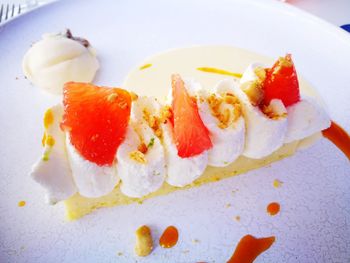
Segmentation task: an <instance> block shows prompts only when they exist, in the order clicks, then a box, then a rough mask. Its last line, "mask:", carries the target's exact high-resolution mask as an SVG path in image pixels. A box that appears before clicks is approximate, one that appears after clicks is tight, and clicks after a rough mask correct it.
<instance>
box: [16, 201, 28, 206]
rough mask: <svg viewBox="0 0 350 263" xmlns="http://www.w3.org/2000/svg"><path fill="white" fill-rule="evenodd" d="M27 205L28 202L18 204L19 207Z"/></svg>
mask: <svg viewBox="0 0 350 263" xmlns="http://www.w3.org/2000/svg"><path fill="white" fill-rule="evenodd" d="M25 205H26V201H23V200H22V201H19V202H18V207H23V206H25Z"/></svg>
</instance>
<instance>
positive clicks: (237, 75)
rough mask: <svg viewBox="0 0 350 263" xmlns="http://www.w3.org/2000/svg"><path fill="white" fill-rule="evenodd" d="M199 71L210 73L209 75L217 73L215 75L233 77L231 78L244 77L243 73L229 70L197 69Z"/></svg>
mask: <svg viewBox="0 0 350 263" xmlns="http://www.w3.org/2000/svg"><path fill="white" fill-rule="evenodd" d="M197 70H199V71H203V72H208V73H215V74H221V75H226V76H231V77H235V78H241V77H242V74H241V73H236V72H231V71H228V70H224V69H218V68H210V67H199V68H197Z"/></svg>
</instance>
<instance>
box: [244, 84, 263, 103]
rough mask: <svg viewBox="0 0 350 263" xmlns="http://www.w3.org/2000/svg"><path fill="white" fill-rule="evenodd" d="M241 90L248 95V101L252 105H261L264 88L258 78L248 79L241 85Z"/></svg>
mask: <svg viewBox="0 0 350 263" xmlns="http://www.w3.org/2000/svg"><path fill="white" fill-rule="evenodd" d="M241 88H242V90H243V91H244V93H245V94H246V95H247V96H248V98H249V101H250V102H251V104H252V105H253V106H259V105H261V103H262V101H263V99H264V90H263V88H262V82H261V81H260V80H256V81H249V82H247V83H245V84H243V85H242V87H241Z"/></svg>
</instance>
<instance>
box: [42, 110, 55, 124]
mask: <svg viewBox="0 0 350 263" xmlns="http://www.w3.org/2000/svg"><path fill="white" fill-rule="evenodd" d="M53 121H54V117H53V113H52V110H51V109H48V110H47V111H46V112H45V114H44V127H45V129H47V128H49V127H50V125H51V124H52V123H53Z"/></svg>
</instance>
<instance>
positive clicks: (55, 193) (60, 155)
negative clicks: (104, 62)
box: [30, 105, 77, 204]
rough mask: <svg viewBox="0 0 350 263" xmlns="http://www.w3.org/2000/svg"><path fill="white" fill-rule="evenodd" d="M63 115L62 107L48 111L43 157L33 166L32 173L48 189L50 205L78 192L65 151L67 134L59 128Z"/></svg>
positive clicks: (58, 106)
mask: <svg viewBox="0 0 350 263" xmlns="http://www.w3.org/2000/svg"><path fill="white" fill-rule="evenodd" d="M62 114H63V107H62V105H56V106H53V107H51V108H49V109H48V110H47V112H46V114H45V119H46V120H45V121H44V124H45V126H46V127H45V128H46V130H45V136H44V138H43V144H44V150H43V155H42V157H40V159H39V160H38V161H37V162H36V163H35V164H34V165H33V167H32V171H31V173H30V175H31V177H32V178H33V179H34V180H35V181H36V182H38V183H39V184H40V185H41V186H42V187H43V188H44V189H46V192H47V195H46V197H47V202H48V203H50V204H55V203H57V202H59V201H62V200H65V199H68V198H69V197H70V196H72V195H73V194H75V193H76V192H77V188H76V186H75V183H74V180H73V177H72V172H71V168H70V165H69V163H68V160H67V155H66V151H65V134H64V132H63V131H61V129H60V127H59V126H60V122H61V120H62ZM45 122H46V123H45Z"/></svg>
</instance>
